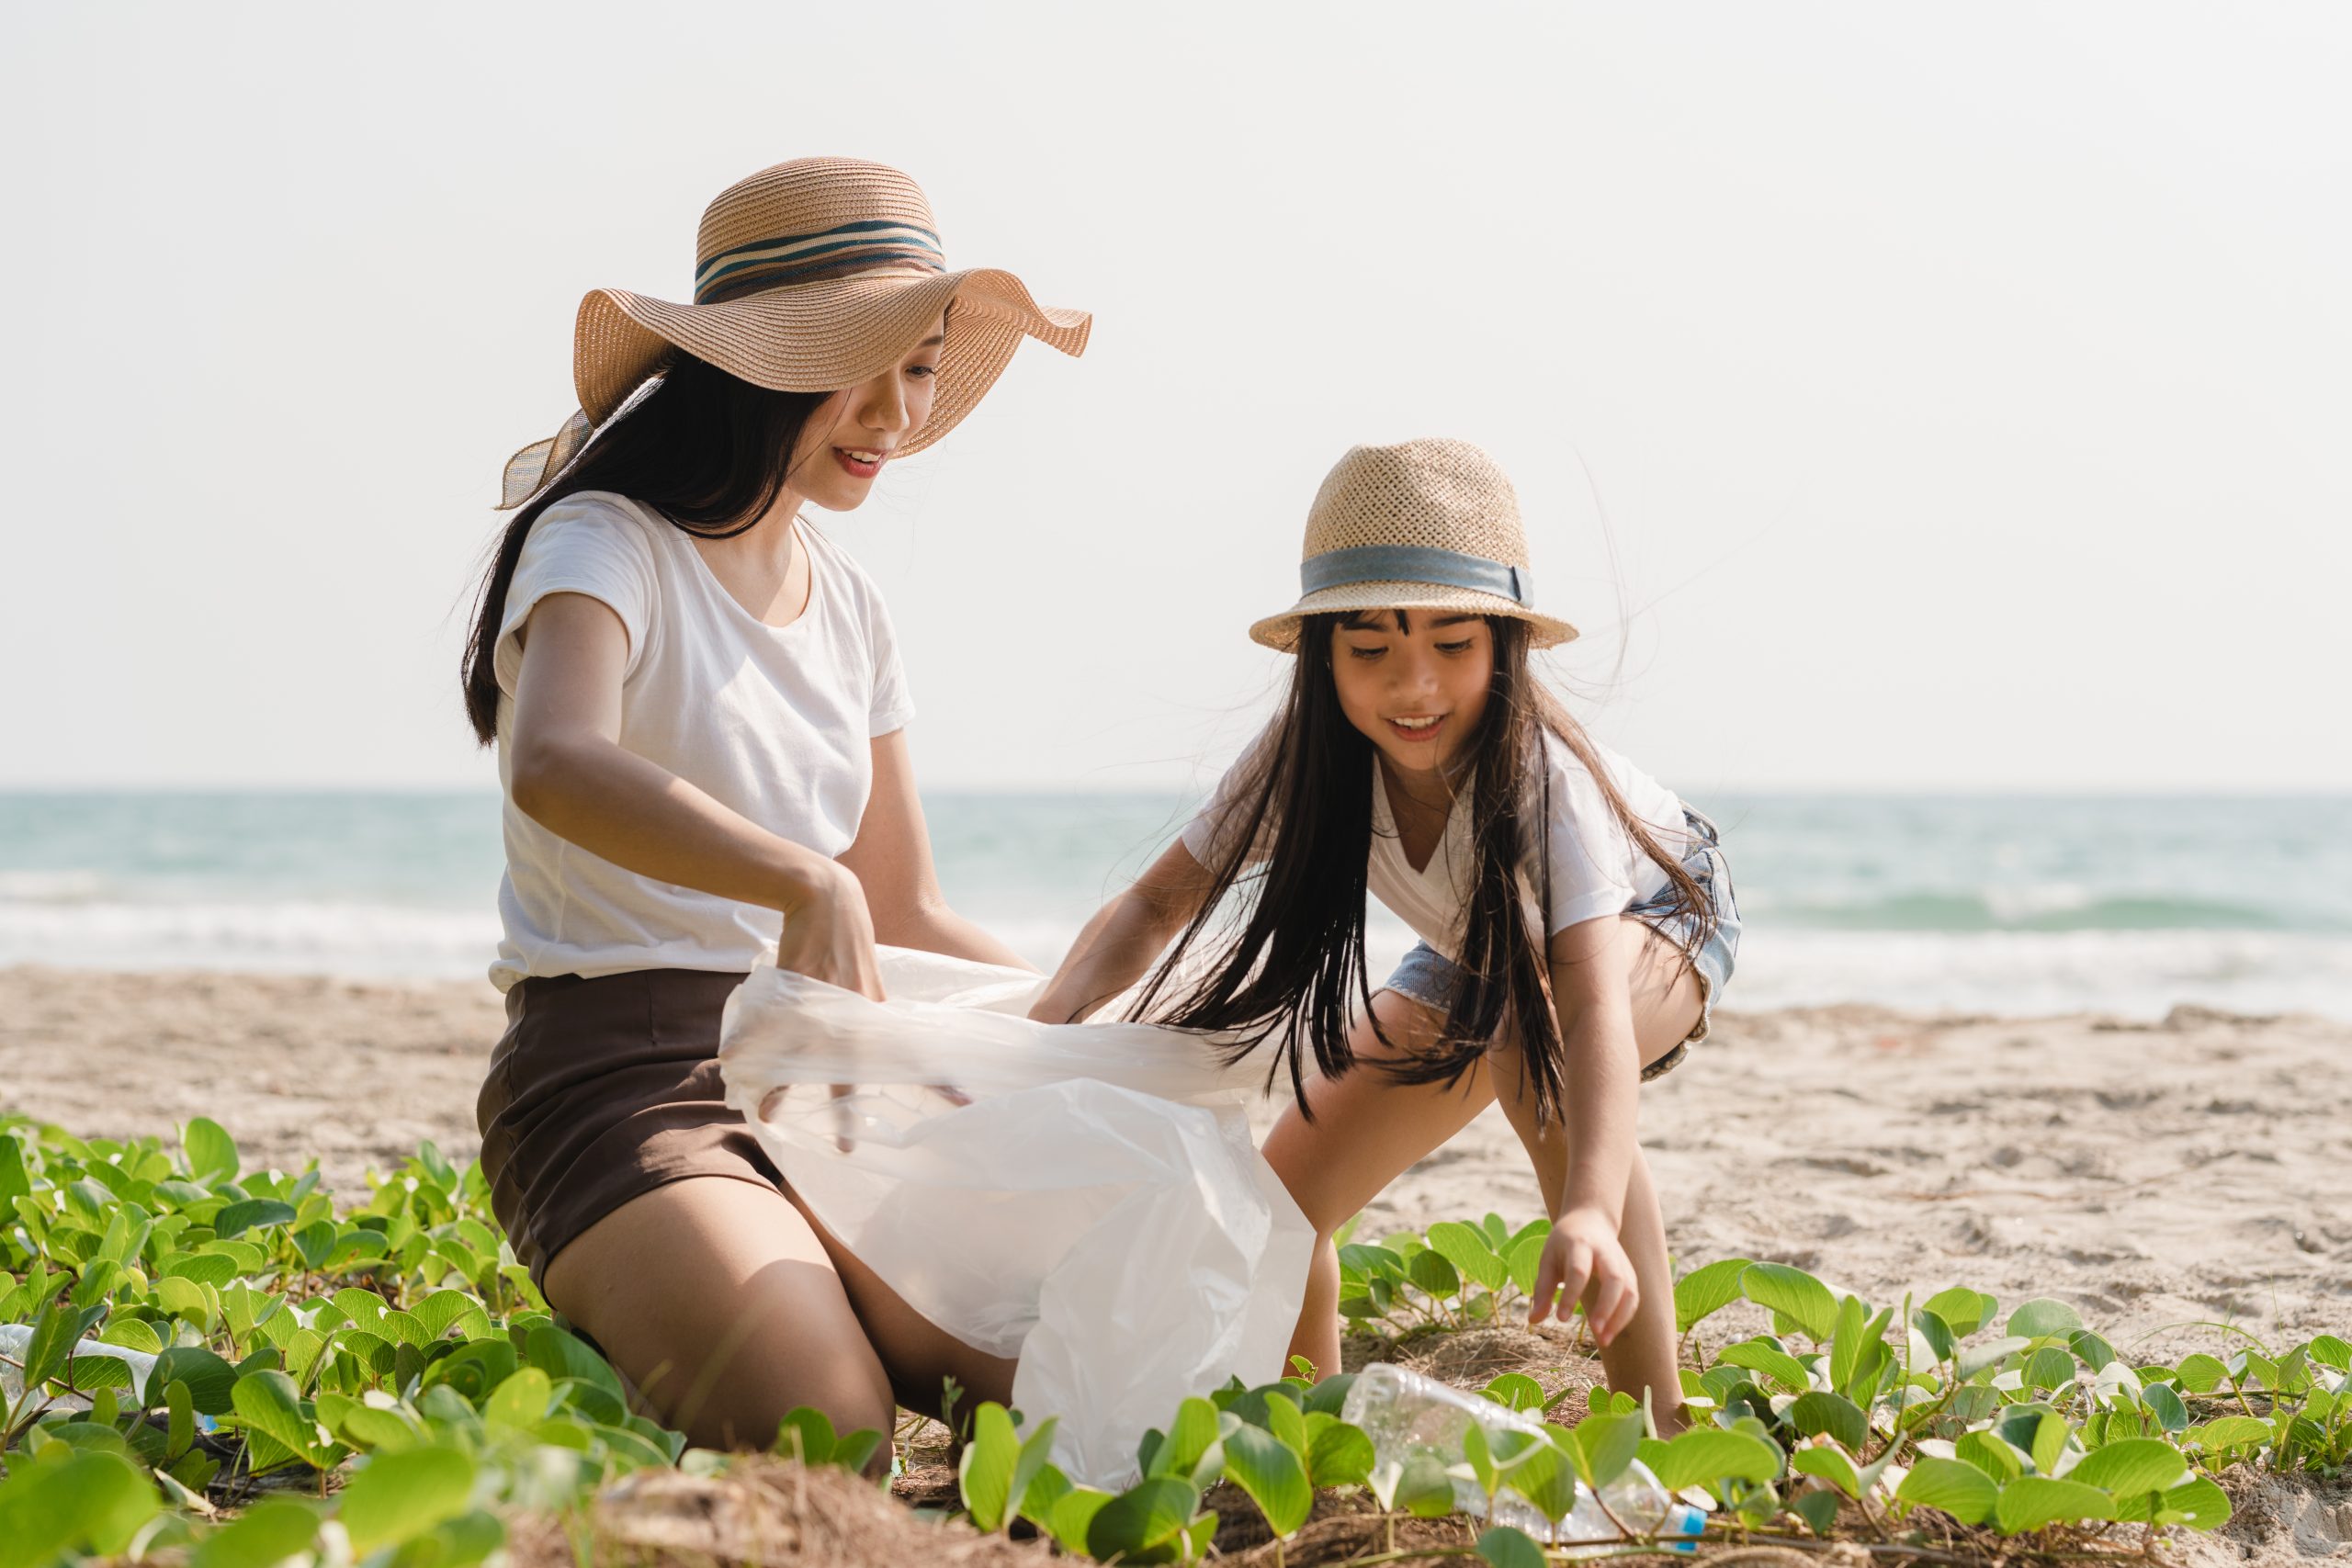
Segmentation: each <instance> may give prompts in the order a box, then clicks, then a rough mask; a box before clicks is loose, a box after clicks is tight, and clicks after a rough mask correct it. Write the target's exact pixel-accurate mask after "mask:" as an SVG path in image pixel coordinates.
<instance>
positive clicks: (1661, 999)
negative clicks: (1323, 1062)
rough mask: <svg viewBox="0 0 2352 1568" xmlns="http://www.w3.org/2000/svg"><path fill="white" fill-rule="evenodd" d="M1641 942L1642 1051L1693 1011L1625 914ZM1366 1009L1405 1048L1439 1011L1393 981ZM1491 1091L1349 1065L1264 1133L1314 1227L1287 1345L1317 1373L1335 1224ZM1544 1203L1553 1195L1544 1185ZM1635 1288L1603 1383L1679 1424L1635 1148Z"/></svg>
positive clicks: (1476, 1076)
mask: <svg viewBox="0 0 2352 1568" xmlns="http://www.w3.org/2000/svg"><path fill="white" fill-rule="evenodd" d="M1628 923H1629V924H1632V925H1634V926H1635V927H1636V928H1637V930H1638V934H1639V937H1640V939H1641V940H1642V941H1643V942H1644V946H1643V948H1642V949H1641V950H1640V952H1639V953H1638V956H1637V957H1636V959H1635V962H1634V974H1633V993H1634V994H1633V998H1632V1000H1633V1010H1634V1037H1635V1040H1636V1042H1637V1043H1638V1044H1639V1046H1640V1048H1641V1055H1642V1060H1643V1061H1645V1062H1651V1061H1655V1060H1657V1058H1658V1057H1660V1056H1662V1055H1666V1053H1667V1052H1668V1051H1670V1050H1672V1049H1673V1048H1674V1046H1675V1045H1676V1044H1677V1043H1679V1042H1680V1041H1681V1040H1682V1039H1683V1038H1684V1037H1686V1036H1687V1035H1688V1034H1689V1033H1690V1032H1691V1027H1692V1026H1693V1025H1695V1024H1696V1023H1697V1022H1698V1020H1699V983H1698V980H1697V979H1696V977H1695V976H1692V975H1691V972H1690V968H1689V965H1688V964H1685V963H1684V962H1683V959H1682V956H1681V954H1680V953H1678V952H1677V951H1676V950H1675V949H1674V947H1673V946H1672V944H1670V943H1668V942H1666V941H1665V940H1664V939H1662V938H1660V937H1658V936H1657V934H1656V933H1655V932H1654V931H1651V930H1650V929H1649V928H1648V927H1647V926H1643V925H1640V924H1639V922H1628ZM1373 1011H1374V1015H1375V1016H1376V1017H1377V1018H1378V1019H1379V1021H1380V1025H1381V1028H1382V1029H1383V1030H1384V1031H1385V1032H1386V1033H1387V1035H1388V1037H1389V1039H1391V1040H1392V1041H1394V1042H1396V1043H1397V1045H1398V1046H1399V1047H1400V1048H1402V1049H1405V1050H1410V1049H1412V1048H1414V1047H1416V1046H1419V1045H1426V1044H1428V1043H1431V1042H1432V1041H1434V1040H1435V1038H1436V1036H1437V1031H1438V1027H1439V1023H1440V1020H1439V1019H1438V1018H1437V1017H1436V1016H1435V1015H1434V1014H1433V1013H1432V1012H1430V1010H1429V1009H1427V1008H1425V1007H1423V1006H1421V1005H1420V1004H1419V1003H1418V1002H1414V1001H1410V1000H1408V999H1407V998H1404V997H1401V996H1399V995H1397V993H1395V992H1393V991H1383V992H1380V993H1378V994H1377V995H1375V996H1374V998H1373ZM1350 1044H1351V1047H1352V1048H1353V1050H1354V1051H1355V1054H1356V1055H1357V1058H1358V1060H1359V1061H1360V1062H1363V1063H1367V1064H1369V1063H1372V1062H1376V1061H1378V1060H1380V1059H1381V1058H1382V1057H1384V1056H1386V1055H1389V1054H1390V1053H1389V1051H1388V1048H1387V1047H1385V1046H1384V1045H1382V1044H1381V1043H1380V1041H1379V1039H1378V1037H1377V1036H1375V1035H1374V1033H1373V1032H1372V1029H1371V1026H1370V1025H1369V1024H1368V1023H1359V1024H1358V1025H1357V1027H1356V1030H1355V1032H1354V1034H1353V1035H1352V1036H1351V1040H1350ZM1493 1099H1494V1087H1493V1084H1492V1082H1491V1081H1490V1078H1489V1076H1488V1072H1487V1066H1486V1065H1485V1064H1484V1063H1481V1064H1479V1065H1478V1066H1475V1067H1473V1068H1472V1069H1471V1070H1470V1072H1469V1073H1468V1074H1467V1075H1465V1076H1464V1078H1463V1079H1462V1081H1461V1083H1459V1084H1458V1085H1456V1086H1455V1087H1454V1088H1453V1089H1442V1088H1439V1087H1437V1086H1435V1085H1418V1086H1416V1085H1406V1084H1397V1083H1395V1082H1392V1081H1391V1080H1389V1079H1388V1078H1387V1077H1385V1076H1383V1075H1382V1074H1381V1073H1379V1072H1378V1071H1376V1070H1372V1069H1370V1068H1369V1067H1365V1068H1360V1069H1359V1070H1357V1071H1355V1072H1351V1073H1350V1074H1348V1075H1347V1076H1346V1077H1341V1078H1337V1079H1329V1080H1323V1081H1318V1082H1316V1083H1313V1084H1310V1085H1309V1086H1308V1089H1307V1103H1308V1104H1309V1105H1310V1106H1311V1107H1312V1108H1313V1109H1314V1111H1315V1120H1314V1121H1313V1122H1308V1121H1307V1120H1306V1117H1304V1116H1303V1115H1301V1114H1300V1112H1299V1111H1298V1108H1297V1107H1296V1106H1293V1107H1291V1108H1289V1109H1288V1110H1286V1111H1283V1116H1282V1119H1281V1121H1280V1122H1277V1123H1276V1124H1275V1126H1274V1130H1273V1132H1272V1134H1269V1135H1268V1137H1267V1139H1266V1148H1265V1152H1266V1158H1267V1161H1268V1163H1270V1164H1271V1165H1272V1167H1273V1168H1274V1172H1275V1174H1276V1175H1278V1176H1279V1177H1281V1178H1282V1180H1283V1185H1284V1186H1285V1187H1287V1188H1288V1189H1289V1190H1290V1193H1291V1196H1292V1197H1294V1198H1295V1199H1296V1200H1297V1201H1298V1205H1299V1207H1300V1208H1301V1209H1302V1210H1304V1211H1305V1212H1306V1217H1307V1219H1308V1220H1309V1221H1310V1222H1311V1223H1312V1224H1314V1226H1315V1230H1316V1249H1315V1258H1314V1262H1313V1265H1312V1266H1311V1268H1310V1269H1309V1272H1308V1275H1307V1286H1306V1304H1305V1306H1304V1307H1303V1308H1302V1310H1301V1312H1300V1314H1299V1324H1298V1331H1297V1333H1296V1335H1295V1337H1294V1338H1293V1340H1292V1343H1291V1353H1292V1354H1293V1355H1299V1356H1305V1357H1306V1358H1307V1359H1309V1360H1311V1361H1313V1362H1314V1363H1315V1367H1316V1371H1317V1374H1318V1375H1322V1376H1328V1375H1329V1374H1330V1373H1332V1372H1335V1371H1338V1370H1339V1366H1340V1318H1339V1311H1338V1308H1339V1295H1340V1258H1339V1252H1338V1249H1337V1248H1336V1247H1333V1246H1332V1245H1331V1236H1332V1234H1333V1233H1334V1232H1335V1231H1337V1230H1338V1229H1339V1227H1340V1225H1341V1224H1345V1223H1346V1222H1347V1219H1348V1217H1349V1216H1350V1215H1351V1214H1353V1213H1356V1212H1357V1211H1358V1210H1360V1209H1362V1208H1363V1206H1364V1205H1365V1204H1366V1203H1369V1202H1370V1201H1372V1200H1373V1199H1374V1198H1376V1197H1378V1196H1379V1195H1380V1193H1381V1191H1382V1190H1383V1189H1385V1188H1386V1187H1387V1185H1388V1184H1389V1183H1390V1182H1391V1181H1393V1180H1395V1179H1397V1177H1398V1176H1400V1175H1402V1174H1403V1173H1404V1172H1405V1171H1406V1170H1407V1169H1408V1168H1409V1167H1411V1166H1412V1165H1413V1164H1414V1163H1415V1162H1416V1161H1418V1160H1419V1159H1421V1158H1423V1157H1424V1156H1427V1155H1429V1154H1430V1152H1431V1151H1432V1150H1434V1149H1436V1148H1438V1147H1440V1146H1441V1145H1443V1144H1444V1143H1445V1142H1446V1140H1448V1139H1449V1138H1451V1137H1453V1135H1454V1134H1456V1133H1458V1132H1460V1131H1461V1130H1462V1129H1463V1128H1464V1126H1466V1125H1468V1124H1469V1122H1470V1120H1471V1118H1472V1117H1474V1116H1476V1114H1477V1113H1478V1112H1479V1111H1482V1110H1484V1109H1485V1108H1486V1106H1487V1102H1488V1101H1489V1100H1493ZM1544 1198H1545V1202H1546V1204H1547V1206H1554V1205H1556V1201H1557V1198H1558V1195H1557V1194H1556V1193H1551V1192H1546V1193H1545V1195H1544ZM1619 1239H1620V1240H1621V1241H1622V1242H1623V1244H1624V1247H1625V1251H1626V1254H1627V1256H1628V1257H1629V1258H1632V1260H1633V1263H1634V1273H1635V1276H1636V1279H1637V1280H1638V1282H1639V1284H1640V1288H1641V1296H1642V1300H1641V1306H1640V1309H1639V1310H1638V1311H1637V1312H1636V1313H1635V1314H1634V1319H1633V1321H1632V1322H1631V1323H1630V1324H1629V1325H1627V1326H1626V1327H1625V1329H1624V1331H1623V1333H1621V1334H1619V1335H1618V1337H1617V1338H1616V1340H1615V1341H1614V1342H1613V1343H1611V1345H1610V1346H1609V1348H1607V1349H1604V1350H1603V1351H1602V1352H1601V1356H1600V1359H1601V1364H1602V1365H1603V1366H1604V1367H1605V1368H1607V1369H1608V1372H1609V1382H1610V1386H1611V1387H1612V1388H1617V1389H1620V1390H1623V1391H1625V1392H1628V1393H1634V1394H1635V1395H1636V1396H1638V1395H1639V1394H1640V1393H1642V1391H1643V1390H1644V1389H1645V1388H1649V1389H1654V1390H1656V1391H1657V1392H1656V1394H1655V1397H1654V1399H1653V1402H1652V1403H1653V1405H1654V1408H1655V1410H1656V1412H1657V1418H1658V1421H1659V1424H1660V1428H1661V1430H1666V1431H1671V1430H1672V1429H1673V1428H1674V1427H1677V1426H1679V1414H1678V1413H1679V1410H1680V1407H1681V1403H1682V1394H1681V1383H1680V1381H1679V1378H1678V1377H1677V1376H1676V1362H1675V1357H1674V1346H1675V1338H1674V1286H1673V1278H1672V1275H1671V1273H1670V1272H1669V1269H1668V1262H1667V1252H1666V1225H1665V1222H1664V1219H1663V1218H1662V1216H1661V1215H1660V1213H1659V1210H1658V1204H1657V1190H1656V1188H1655V1186H1654V1185H1653V1183H1652V1182H1651V1180H1650V1175H1649V1168H1648V1164H1647V1162H1646V1161H1645V1160H1644V1159H1643V1158H1642V1156H1640V1154H1639V1153H1638V1152H1637V1153H1636V1154H1635V1156H1634V1169H1633V1174H1632V1177H1631V1179H1630V1180H1629V1182H1628V1185H1627V1188H1626V1192H1625V1208H1624V1219H1623V1225H1622V1227H1621V1229H1620V1231H1619Z"/></svg>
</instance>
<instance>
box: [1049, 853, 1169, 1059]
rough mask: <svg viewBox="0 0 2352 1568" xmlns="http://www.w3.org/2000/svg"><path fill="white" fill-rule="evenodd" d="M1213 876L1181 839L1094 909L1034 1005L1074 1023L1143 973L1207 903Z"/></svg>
mask: <svg viewBox="0 0 2352 1568" xmlns="http://www.w3.org/2000/svg"><path fill="white" fill-rule="evenodd" d="M1211 883H1212V878H1211V877H1210V875H1209V874H1208V873H1207V872H1206V871H1204V870H1203V869H1202V867H1201V863H1200V862H1198V861H1196V860H1194V859H1193V852H1192V851H1190V850H1188V849H1186V848H1185V847H1184V846H1183V844H1182V842H1181V841H1179V842H1177V843H1173V844H1170V845H1169V846H1168V848H1167V850H1166V851H1165V852H1163V853H1162V854H1161V855H1160V857H1159V859H1158V860H1156V861H1154V862H1152V863H1151V865H1150V866H1149V867H1148V869H1147V870H1146V871H1145V872H1144V874H1142V875H1141V876H1139V877H1137V878H1136V882H1135V885H1134V886H1131V887H1129V888H1128V889H1127V890H1126V891H1125V893H1122V894H1120V895H1119V896H1118V897H1115V898H1114V899H1112V900H1111V901H1110V902H1109V903H1107V904H1105V905H1103V908H1100V909H1099V910H1097V911H1095V915H1094V918H1093V919H1091V920H1089V921H1087V922H1086V929H1085V930H1083V931H1080V932H1079V933H1078V940H1077V941H1076V942H1072V943H1071V944H1070V949H1069V955H1068V956H1066V957H1065V958H1063V960H1062V962H1061V967H1060V968H1058V969H1057V970H1055V971H1054V977H1053V979H1052V980H1051V981H1050V982H1049V983H1047V985H1046V989H1045V991H1044V993H1043V994H1042V995H1040V996H1039V997H1038V998H1037V1001H1036V1004H1035V1006H1034V1007H1032V1008H1031V1009H1030V1010H1029V1016H1030V1017H1031V1018H1034V1019H1037V1020H1039V1021H1043V1022H1046V1023H1071V1022H1075V1021H1077V1020H1078V1019H1080V1018H1082V1017H1084V1016H1085V1015H1086V1014H1087V1013H1090V1012H1091V1011H1093V1010H1094V1009H1096V1008H1097V1007H1100V1006H1101V1005H1102V1004H1103V1003H1104V1002H1106V1001H1109V1000H1110V999H1111V998H1113V997H1115V996H1117V995H1118V994H1119V993H1120V992H1121V991H1124V990H1125V989H1126V988H1127V987H1129V986H1132V985H1134V984H1135V983H1136V981H1137V980H1139V979H1141V978H1143V974H1144V971H1145V970H1147V969H1148V968H1150V967H1151V964H1152V961H1153V960H1154V959H1156V958H1158V957H1159V955H1160V953H1162V952H1164V951H1165V950H1166V949H1167V946H1168V944H1169V943H1170V942H1172V941H1174V940H1175V937H1176V933H1177V932H1178V931H1182V930H1183V929H1184V927H1185V926H1186V924H1188V923H1189V922H1190V921H1191V920H1192V919H1193V916H1194V915H1197V914H1199V913H1200V912H1201V906H1202V905H1203V904H1204V903H1206V902H1207V901H1208V896H1209V891H1210V886H1211Z"/></svg>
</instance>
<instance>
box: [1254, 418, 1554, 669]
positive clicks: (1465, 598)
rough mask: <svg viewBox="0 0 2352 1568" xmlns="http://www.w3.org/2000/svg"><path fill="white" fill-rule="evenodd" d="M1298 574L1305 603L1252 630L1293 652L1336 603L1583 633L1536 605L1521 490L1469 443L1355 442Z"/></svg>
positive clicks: (1330, 488)
mask: <svg viewBox="0 0 2352 1568" xmlns="http://www.w3.org/2000/svg"><path fill="white" fill-rule="evenodd" d="M1298 581H1299V592H1300V593H1301V595H1302V596H1301V598H1300V599H1299V601H1298V603H1297V604H1294V605H1292V606H1291V607H1290V608H1289V609H1287V610H1284V611H1283V613H1282V614H1281V615H1269V616H1267V617H1266V618H1265V619H1264V620H1262V621H1260V622H1259V623H1258V624H1257V625H1255V626H1251V627H1250V637H1252V638H1254V639H1255V640H1257V641H1259V642H1261V643H1263V644H1265V645H1266V646H1267V647H1268V648H1275V649H1282V650H1283V652H1285V653H1295V652H1296V651H1297V650H1298V628H1299V623H1300V620H1301V618H1302V617H1304V616H1306V615H1323V614H1327V613H1329V612H1331V611H1335V610H1465V611H1470V612H1472V613H1475V614H1477V615H1512V616H1516V617H1517V618H1518V619H1520V620H1522V621H1525V622H1526V623H1527V624H1528V626H1530V627H1532V632H1531V633H1530V637H1529V640H1530V642H1531V643H1532V646H1534V647H1536V648H1550V647H1551V646H1553V645H1554V644H1555V643H1562V642H1566V641H1567V640H1569V639H1570V638H1571V637H1575V636H1576V635H1577V629H1576V627H1574V626H1570V625H1568V623H1567V622H1566V621H1563V620H1558V619H1555V617H1553V616H1550V615H1541V614H1539V613H1537V611H1536V610H1535V608H1534V597H1533V593H1532V590H1531V589H1530V587H1529V584H1528V571H1527V535H1526V532H1525V531H1524V530H1523V529H1521V527H1520V525H1519V495H1518V493H1517V492H1516V491H1513V490H1512V489H1511V488H1510V479H1507V478H1505V477H1504V475H1503V471H1502V469H1501V468H1498V466H1497V465H1496V463H1495V460H1494V459H1493V458H1492V457H1487V454H1486V453H1484V452H1483V451H1480V450H1479V449H1478V448H1477V447H1476V446H1472V445H1471V444H1470V443H1469V442H1467V441H1446V440H1441V439H1428V440H1421V441H1407V442H1404V443H1401V444H1400V445H1397V446H1355V447H1351V448H1350V449H1349V451H1348V455H1347V456H1346V457H1342V458H1340V460H1339V462H1338V463H1337V464H1335V465H1334V466H1333V467H1332V469H1331V471H1330V473H1329V475H1327V476H1326V477H1325V478H1324V480H1323V488H1322V489H1321V490H1319V491H1316V492H1315V504H1314V505H1313V506H1312V507H1310V508H1309V509H1308V510H1307V513H1306V545H1305V547H1304V548H1303V549H1302V551H1301V552H1300V559H1299V566H1298Z"/></svg>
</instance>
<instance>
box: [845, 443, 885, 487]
mask: <svg viewBox="0 0 2352 1568" xmlns="http://www.w3.org/2000/svg"><path fill="white" fill-rule="evenodd" d="M889 460H890V454H889V452H888V450H886V449H884V448H882V447H878V446H836V447H834V448H833V461H835V462H837V463H839V464H840V465H841V466H842V468H843V469H844V470H846V471H847V472H849V473H850V474H852V475H854V476H855V477H856V478H858V479H872V478H873V477H874V476H875V475H876V474H878V473H880V472H881V471H882V465H883V464H885V463H887V462H888V461H889Z"/></svg>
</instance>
